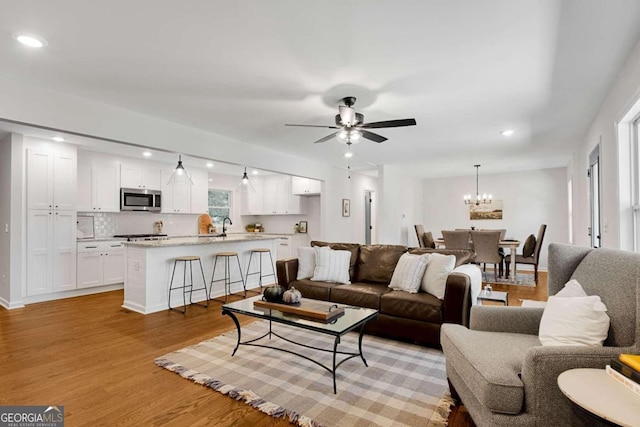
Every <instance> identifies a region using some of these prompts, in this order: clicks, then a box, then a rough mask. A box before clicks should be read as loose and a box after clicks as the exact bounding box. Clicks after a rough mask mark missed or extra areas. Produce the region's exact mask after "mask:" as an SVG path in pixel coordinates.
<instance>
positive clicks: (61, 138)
mask: <svg viewBox="0 0 640 427" xmlns="http://www.w3.org/2000/svg"><path fill="white" fill-rule="evenodd" d="M51 139H53V140H54V141H55V142H63V141H64V138H63V137H61V136H54V137H53V138H51Z"/></svg>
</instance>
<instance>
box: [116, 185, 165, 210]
mask: <svg viewBox="0 0 640 427" xmlns="http://www.w3.org/2000/svg"><path fill="white" fill-rule="evenodd" d="M160 209H162V192H161V191H158V190H143V189H140V188H121V189H120V210H121V211H147V212H160Z"/></svg>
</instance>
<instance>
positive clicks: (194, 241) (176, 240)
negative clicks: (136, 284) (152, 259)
mask: <svg viewBox="0 0 640 427" xmlns="http://www.w3.org/2000/svg"><path fill="white" fill-rule="evenodd" d="M277 238H278V237H277V236H275V235H271V236H266V235H259V236H252V235H233V234H230V235H228V236H226V237H210V236H206V237H205V236H203V237H171V238H169V239H165V240H143V241H138V242H123V243H124V244H125V245H126V246H129V247H135V248H166V247H171V246H194V245H210V244H212V243H213V244H215V243H231V242H247V241H254V240H275V239H277Z"/></svg>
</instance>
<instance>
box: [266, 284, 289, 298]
mask: <svg viewBox="0 0 640 427" xmlns="http://www.w3.org/2000/svg"><path fill="white" fill-rule="evenodd" d="M283 294H284V288H283V287H282V286H278V285H274V286H267V287H266V288H264V292H263V293H262V298H263V299H265V300H267V301H269V302H282V295H283Z"/></svg>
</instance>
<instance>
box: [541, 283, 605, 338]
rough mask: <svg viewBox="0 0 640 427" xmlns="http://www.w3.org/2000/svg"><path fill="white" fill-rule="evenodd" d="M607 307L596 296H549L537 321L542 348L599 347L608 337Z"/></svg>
mask: <svg viewBox="0 0 640 427" xmlns="http://www.w3.org/2000/svg"><path fill="white" fill-rule="evenodd" d="M606 311H607V307H605V305H604V304H603V303H602V301H600V297H599V296H597V295H591V296H584V297H569V298H567V297H561V296H552V297H549V301H547V305H546V307H545V309H544V313H543V315H542V320H541V321H540V333H539V336H540V342H541V343H542V345H587V346H601V345H602V343H604V340H605V339H606V338H607V331H608V330H609V316H607V313H606Z"/></svg>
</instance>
